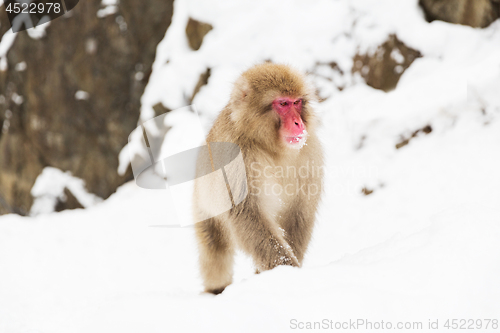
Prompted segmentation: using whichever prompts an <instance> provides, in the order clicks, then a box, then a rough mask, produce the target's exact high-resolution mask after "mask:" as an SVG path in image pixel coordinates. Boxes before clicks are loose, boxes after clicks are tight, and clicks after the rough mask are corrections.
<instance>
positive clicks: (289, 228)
mask: <svg viewBox="0 0 500 333" xmlns="http://www.w3.org/2000/svg"><path fill="white" fill-rule="evenodd" d="M282 216H283V219H282V220H281V221H280V222H281V227H282V228H283V230H284V231H285V232H284V237H285V240H286V241H287V242H288V244H289V245H290V246H291V248H292V249H293V252H294V253H295V256H296V257H297V260H298V261H299V263H300V264H301V265H302V261H303V259H304V254H305V252H306V250H307V245H308V244H309V241H310V240H311V235H312V231H313V226H314V220H315V213H314V212H307V210H306V209H305V207H304V209H302V207H300V205H298V206H294V207H293V208H291V209H288V210H287V211H286V213H284V214H283V215H282Z"/></svg>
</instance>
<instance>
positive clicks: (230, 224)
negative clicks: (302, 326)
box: [193, 63, 323, 294]
mask: <svg viewBox="0 0 500 333" xmlns="http://www.w3.org/2000/svg"><path fill="white" fill-rule="evenodd" d="M314 101H315V95H314V90H313V89H312V88H311V87H310V86H309V85H308V84H307V83H306V80H305V78H304V76H302V75H301V74H300V73H299V72H297V71H295V70H293V69H292V68H290V67H288V66H285V65H277V64H271V63H265V64H261V65H257V66H255V67H252V68H250V69H249V70H247V71H246V72H244V73H243V74H242V75H241V77H240V78H239V79H238V80H237V81H236V83H235V85H234V88H233V92H232V94H231V98H230V101H229V103H228V105H227V106H226V107H225V108H224V109H223V111H222V112H221V113H220V114H219V116H218V118H217V119H216V121H215V123H214V125H213V127H212V129H211V130H210V132H209V134H208V136H207V140H206V141H207V144H208V146H209V147H210V146H211V143H215V142H229V143H233V144H236V145H237V146H236V145H235V146H236V147H239V149H240V150H241V153H242V156H243V161H244V166H245V170H244V171H245V172H244V173H241V170H239V171H238V170H237V168H232V169H231V168H229V169H227V168H226V170H225V171H226V173H227V175H225V176H224V177H225V180H226V184H227V188H228V189H229V188H230V187H231V189H234V188H236V187H237V186H244V185H242V184H244V183H245V182H246V185H247V195H246V196H245V197H244V199H242V201H241V202H240V203H238V204H234V201H233V197H231V200H232V202H233V205H232V208H231V209H229V210H228V211H226V212H224V213H222V214H219V215H217V216H213V215H211V214H213V212H211V207H213V206H214V202H215V203H217V200H218V195H219V194H220V193H221V192H220V191H219V190H218V189H217V185H216V184H212V183H210V182H203V183H202V182H201V181H200V182H199V181H195V189H194V201H193V204H194V217H195V220H196V221H202V220H203V221H202V222H198V223H196V224H195V230H196V237H197V241H198V248H199V254H200V258H199V259H200V269H201V275H202V278H203V280H204V286H205V291H206V292H209V293H213V294H218V293H221V292H222V291H223V290H224V289H225V287H226V286H228V285H229V284H231V282H232V275H233V256H234V253H235V249H237V248H239V249H241V250H243V251H244V252H246V253H247V254H249V255H250V256H251V257H252V258H253V261H254V263H255V266H256V271H257V273H258V272H261V271H264V270H269V269H272V268H274V267H276V266H278V265H289V266H295V267H300V266H301V264H302V261H303V259H304V254H305V252H306V249H307V245H308V243H309V241H310V239H311V233H312V230H313V225H314V220H315V215H316V210H317V207H318V202H319V200H320V196H321V192H322V178H323V153H322V148H321V145H320V142H319V140H318V138H317V136H316V134H315V132H316V127H317V119H316V117H315V115H314V112H313V109H312V107H311V102H314ZM212 145H214V144H212ZM214 156H215V154H214ZM214 156H212V154H211V155H210V158H207V156H205V157H203V156H199V157H198V161H197V176H198V177H199V176H200V175H203V174H207V171H206V170H207V169H208V170H215V169H214V159H215V157H214ZM238 172H239V174H243V176H240V175H238ZM238 177H240V178H241V177H243V178H245V177H246V179H239V178H238ZM198 179H199V178H198ZM228 179H229V183H231V184H228ZM238 184H239V185H238ZM230 185H231V186H230ZM218 188H219V189H220V186H219V187H218ZM233 196H234V193H233ZM216 205H217V204H215V206H216ZM212 216H213V217H212ZM205 217H206V218H205Z"/></svg>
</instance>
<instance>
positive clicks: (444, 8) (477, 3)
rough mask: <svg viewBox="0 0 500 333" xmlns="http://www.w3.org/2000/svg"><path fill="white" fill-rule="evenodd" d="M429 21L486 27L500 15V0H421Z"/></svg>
mask: <svg viewBox="0 0 500 333" xmlns="http://www.w3.org/2000/svg"><path fill="white" fill-rule="evenodd" d="M420 6H421V7H422V8H423V10H424V12H425V16H426V18H427V21H429V22H431V21H434V20H441V21H445V22H450V23H457V24H463V25H469V26H471V27H475V28H485V27H487V26H489V25H490V24H491V23H492V22H493V21H495V20H496V19H498V18H499V17H500V1H499V0H420Z"/></svg>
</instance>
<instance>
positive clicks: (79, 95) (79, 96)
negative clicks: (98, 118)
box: [75, 90, 90, 101]
mask: <svg viewBox="0 0 500 333" xmlns="http://www.w3.org/2000/svg"><path fill="white" fill-rule="evenodd" d="M89 97H90V94H89V93H88V92H86V91H83V90H78V91H77V92H76V93H75V99H76V100H78V101H86V100H88V99H89Z"/></svg>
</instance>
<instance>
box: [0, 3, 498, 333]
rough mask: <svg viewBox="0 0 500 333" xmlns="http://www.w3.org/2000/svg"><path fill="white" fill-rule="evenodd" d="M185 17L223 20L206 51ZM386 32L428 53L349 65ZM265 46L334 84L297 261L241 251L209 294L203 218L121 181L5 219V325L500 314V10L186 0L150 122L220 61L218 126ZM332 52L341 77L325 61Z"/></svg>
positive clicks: (154, 85) (111, 326)
mask: <svg viewBox="0 0 500 333" xmlns="http://www.w3.org/2000/svg"><path fill="white" fill-rule="evenodd" d="M188 16H193V17H194V18H197V19H200V20H202V21H206V22H209V23H211V24H212V25H213V26H214V30H213V31H211V32H210V33H209V34H208V35H207V36H206V38H205V40H204V43H203V45H202V47H201V48H200V50H199V51H196V52H193V51H191V50H190V49H189V47H188V45H187V41H186V40H185V35H184V27H185V24H186V22H187V18H188ZM391 33H396V34H397V35H398V38H400V39H401V40H402V41H403V42H404V43H405V44H407V45H409V46H411V47H412V48H415V49H417V50H419V51H420V52H421V53H422V54H423V57H422V58H420V59H417V60H416V61H415V62H414V63H413V65H412V66H411V67H410V68H409V69H408V70H407V71H406V72H405V73H404V75H403V76H402V78H401V81H400V82H399V84H398V87H397V89H396V90H395V91H393V92H390V93H384V92H381V91H377V90H375V89H372V88H370V87H368V86H366V85H365V84H364V83H363V82H362V80H361V79H360V78H359V77H356V76H352V75H351V74H349V73H350V68H351V66H352V57H353V55H354V54H355V53H356V52H358V51H361V52H364V51H370V50H374V49H375V48H376V47H377V46H378V45H379V44H381V43H382V42H383V41H384V40H385V39H386V38H387V36H388V35H389V34H391ZM265 59H271V60H273V61H276V62H285V63H289V64H293V65H295V66H296V67H298V68H300V69H302V70H305V71H309V72H313V74H312V75H311V79H312V80H313V82H314V83H315V84H317V85H318V86H321V87H323V89H324V90H322V91H323V93H324V94H325V95H326V96H324V97H328V98H327V99H326V101H325V102H323V103H321V104H319V105H318V107H317V109H318V112H319V113H320V116H321V118H322V120H323V128H322V130H321V139H322V141H323V144H324V146H325V150H326V154H327V177H326V188H325V196H324V199H323V204H322V206H321V209H320V212H319V213H318V219H317V226H316V229H315V233H314V236H313V241H312V242H311V245H310V250H309V252H308V254H307V256H306V260H305V263H304V267H303V268H302V269H295V268H290V267H279V268H277V269H274V270H272V271H270V272H264V273H263V274H260V275H258V276H256V275H253V269H252V264H251V261H250V260H249V259H248V258H246V257H245V256H244V255H242V254H240V255H239V256H238V258H237V264H236V274H235V281H234V283H233V285H231V286H230V287H228V288H227V289H226V291H225V292H224V293H223V294H221V295H219V296H216V297H214V296H211V295H203V294H201V290H202V287H201V279H200V278H199V274H198V270H197V262H196V260H197V254H196V245H195V243H194V239H193V229H192V228H178V227H175V224H176V223H177V221H176V218H175V210H174V207H173V206H172V201H171V197H170V196H169V193H168V192H166V191H160V190H144V189H140V188H138V187H137V186H136V185H135V184H134V183H128V184H126V185H124V186H122V187H121V188H120V189H119V190H118V192H117V193H116V194H114V195H113V196H111V197H110V198H109V199H108V200H106V201H104V202H102V203H98V204H97V205H95V206H93V207H90V208H87V209H85V210H74V211H64V212H61V213H51V214H45V215H38V216H36V217H20V216H14V215H8V216H2V217H0V269H1V271H0V332H2V333H3V332H9V333H10V332H287V331H297V330H298V327H299V325H307V322H321V323H323V322H322V321H323V320H324V319H327V321H328V322H329V321H330V320H332V321H333V322H334V323H343V322H348V321H349V320H354V321H356V320H357V319H363V320H369V321H372V322H374V323H375V322H377V323H380V322H381V321H382V320H383V321H384V322H385V323H387V322H391V323H392V324H393V325H394V326H396V324H397V323H398V322H407V321H408V322H411V323H413V322H422V325H423V328H424V329H423V330H421V331H425V330H426V329H427V328H428V322H429V320H432V321H435V320H438V319H439V325H440V329H441V331H442V330H444V327H443V325H444V324H445V322H446V319H462V318H463V319H497V320H499V319H500V302H499V299H500V283H499V282H498V281H500V242H499V239H500V205H499V203H500V190H499V189H500V173H499V172H498V170H500V94H498V91H499V90H500V22H496V23H494V24H493V25H492V26H490V27H489V28H487V29H484V30H476V29H472V28H469V27H463V26H456V25H450V24H446V23H443V22H434V23H432V24H429V23H427V22H425V20H424V19H423V15H422V13H421V12H420V10H419V9H418V6H417V0H404V1H402V0H378V1H371V0H354V1H348V0H338V1H326V0H315V1H310V2H303V1H292V2H290V1H285V0H282V1H272V2H269V1H263V0H259V1H241V2H235V1H229V0H227V1H212V2H203V1H200V0H196V1H194V0H192V1H182V0H181V1H176V4H175V11H174V17H173V23H172V26H171V27H170V28H169V30H168V31H167V33H166V36H165V39H164V40H163V41H162V42H161V43H160V45H159V46H158V53H157V59H156V61H155V64H154V69H153V73H152V75H151V77H150V83H149V85H148V87H147V89H146V92H145V94H144V96H143V99H142V102H143V109H142V117H143V120H146V119H149V118H150V117H151V116H152V105H155V104H156V103H157V102H160V101H161V102H163V103H164V105H166V106H168V107H170V108H178V107H181V106H184V105H185V104H186V100H185V96H191V93H192V90H193V89H194V86H195V85H196V82H197V80H198V77H199V75H200V74H201V73H203V72H204V71H205V69H206V68H207V67H210V68H212V76H211V77H210V80H209V83H208V85H207V86H205V87H203V88H202V89H201V91H200V92H199V94H198V95H197V96H196V98H195V100H194V104H195V105H196V108H197V110H198V111H199V112H200V114H201V115H202V117H203V120H204V121H205V122H206V123H207V124H209V123H210V121H211V120H213V119H214V117H215V116H216V114H217V112H218V111H219V110H220V109H221V108H222V107H223V106H224V104H225V103H226V102H227V99H228V96H229V91H230V88H231V82H232V81H233V80H234V79H235V77H237V75H238V74H239V73H240V72H241V71H242V70H244V69H245V68H247V67H248V66H250V65H252V64H254V63H258V62H261V61H263V60H265ZM167 60H168V63H167ZM331 61H335V62H337V63H338V64H339V66H340V67H341V68H342V69H343V71H344V73H346V74H345V75H344V77H342V78H341V79H342V80H344V82H345V84H346V88H345V89H344V90H342V91H337V90H336V89H330V90H328V87H324V81H322V80H321V78H319V77H318V76H315V75H314V70H315V66H316V63H317V62H331ZM326 75H329V74H328V73H327V74H326ZM331 75H334V74H331ZM175 116H176V117H177V118H176V121H178V122H179V124H178V125H176V126H182V125H183V124H182V119H188V120H189V119H190V118H189V117H179V114H176V115H175ZM167 118H168V116H167ZM179 119H180V120H179ZM188 120H186V121H188ZM172 121H173V120H172ZM426 125H431V126H432V129H433V131H432V132H431V133H430V134H428V135H423V134H422V135H420V134H419V135H417V136H416V137H415V138H413V139H412V140H411V141H410V142H409V144H408V145H407V146H405V147H403V148H401V149H396V148H395V145H396V144H397V143H398V142H400V141H401V136H404V137H408V136H409V135H411V133H413V132H414V131H416V130H418V129H420V128H422V127H424V126H426ZM178 133H179V134H178V136H176V135H175V134H174V135H169V137H168V139H169V140H172V141H175V140H182V135H185V134H186V133H185V132H184V133H183V132H182V131H178ZM362 137H365V139H364V140H363V141H362ZM361 141H362V142H363V144H362V147H361V148H359V146H360V142H361ZM124 156H126V154H124ZM126 162H127V159H126V158H123V159H122V163H126ZM122 167H123V165H122ZM364 187H366V188H368V189H371V190H373V191H374V192H373V193H372V194H370V195H368V196H365V195H363V194H362V193H361V189H362V188H364ZM158 225H162V226H158ZM294 320H295V321H294ZM294 325H295V326H294ZM294 327H297V329H294ZM300 327H302V326H300ZM358 328H359V329H358V331H366V330H367V329H366V327H365V326H360V327H358ZM406 331H412V330H411V329H407V330H406ZM483 331H492V332H493V331H498V328H497V329H494V327H492V324H491V323H490V327H489V328H488V330H483Z"/></svg>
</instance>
